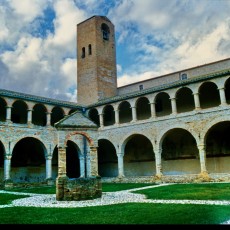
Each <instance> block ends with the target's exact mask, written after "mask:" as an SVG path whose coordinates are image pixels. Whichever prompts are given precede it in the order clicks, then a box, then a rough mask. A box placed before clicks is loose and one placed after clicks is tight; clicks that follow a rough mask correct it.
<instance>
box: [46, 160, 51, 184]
mask: <svg viewBox="0 0 230 230" xmlns="http://www.w3.org/2000/svg"><path fill="white" fill-rule="evenodd" d="M47 179H52V156H46V180H47Z"/></svg>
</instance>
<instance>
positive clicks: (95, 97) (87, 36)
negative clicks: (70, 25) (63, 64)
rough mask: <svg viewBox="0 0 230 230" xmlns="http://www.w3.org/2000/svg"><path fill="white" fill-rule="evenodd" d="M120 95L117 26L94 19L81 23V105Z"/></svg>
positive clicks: (78, 58)
mask: <svg viewBox="0 0 230 230" xmlns="http://www.w3.org/2000/svg"><path fill="white" fill-rule="evenodd" d="M116 94H117V69H116V47H115V34H114V25H113V24H112V23H111V21H110V20H109V19H108V18H107V17H105V16H93V17H91V18H89V19H87V20H85V21H83V22H81V23H79V24H77V102H78V103H79V104H82V105H90V104H93V103H96V102H98V101H100V100H102V99H104V98H107V97H113V96H115V95H116Z"/></svg>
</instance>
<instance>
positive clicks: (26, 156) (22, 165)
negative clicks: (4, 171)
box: [11, 137, 46, 182]
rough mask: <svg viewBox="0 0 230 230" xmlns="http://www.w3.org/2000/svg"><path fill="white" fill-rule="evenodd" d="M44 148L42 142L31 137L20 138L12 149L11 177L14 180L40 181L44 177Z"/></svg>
mask: <svg viewBox="0 0 230 230" xmlns="http://www.w3.org/2000/svg"><path fill="white" fill-rule="evenodd" d="M45 155H46V149H45V146H44V144H43V143H42V142H41V141H39V140H37V139H35V138H33V137H26V138H23V139H21V140H20V141H19V142H17V144H16V145H15V147H14V149H13V154H12V159H11V164H12V173H11V176H12V179H13V180H14V181H15V182H42V181H44V180H45V178H46V170H45V164H46V161H45Z"/></svg>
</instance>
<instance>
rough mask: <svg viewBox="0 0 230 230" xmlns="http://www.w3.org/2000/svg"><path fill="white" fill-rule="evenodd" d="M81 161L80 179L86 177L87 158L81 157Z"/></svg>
mask: <svg viewBox="0 0 230 230" xmlns="http://www.w3.org/2000/svg"><path fill="white" fill-rule="evenodd" d="M79 161H80V177H85V157H84V156H82V155H81V156H79Z"/></svg>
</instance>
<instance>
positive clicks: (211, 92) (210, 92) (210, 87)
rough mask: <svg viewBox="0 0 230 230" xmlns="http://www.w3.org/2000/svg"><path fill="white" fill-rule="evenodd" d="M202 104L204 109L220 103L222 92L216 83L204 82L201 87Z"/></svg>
mask: <svg viewBox="0 0 230 230" xmlns="http://www.w3.org/2000/svg"><path fill="white" fill-rule="evenodd" d="M199 98H200V106H201V108H202V109H206V108H210V107H215V106H219V105H220V94H219V90H218V87H217V85H216V83H214V82H212V81H207V82H203V83H202V84H201V85H200V87H199Z"/></svg>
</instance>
